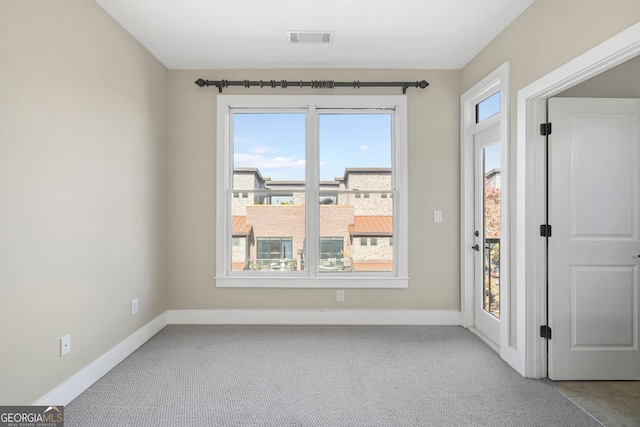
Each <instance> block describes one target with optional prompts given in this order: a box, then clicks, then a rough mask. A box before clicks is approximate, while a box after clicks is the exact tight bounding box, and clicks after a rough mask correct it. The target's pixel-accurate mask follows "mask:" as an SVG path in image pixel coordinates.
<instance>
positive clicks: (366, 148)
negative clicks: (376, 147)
mask: <svg viewBox="0 0 640 427" xmlns="http://www.w3.org/2000/svg"><path fill="white" fill-rule="evenodd" d="M360 149H361V150H368V149H369V146H368V145H367V144H364V145H361V146H360Z"/></svg>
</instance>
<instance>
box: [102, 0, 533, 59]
mask: <svg viewBox="0 0 640 427" xmlns="http://www.w3.org/2000/svg"><path fill="white" fill-rule="evenodd" d="M533 1H534V0H323V1H309V0H269V1H267V0H134V1H132V0H96V2H97V3H98V4H99V5H100V6H102V8H103V9H105V10H106V11H107V12H108V13H109V14H110V15H111V16H112V17H113V18H114V19H115V20H116V21H118V22H119V23H120V25H122V26H123V27H124V28H125V29H126V30H127V31H129V33H131V34H132V35H133V36H134V37H135V38H136V39H137V40H139V41H140V43H142V45H144V46H145V47H146V48H147V49H148V50H149V51H150V52H151V53H152V54H153V55H154V56H155V57H156V58H157V59H158V60H160V61H161V62H162V63H163V64H164V65H165V66H166V67H167V68H169V69H259V68H391V69H401V68H409V69H459V68H462V67H463V66H464V65H465V64H466V63H467V62H468V61H469V60H470V59H471V58H473V57H474V56H475V55H476V54H477V53H478V52H480V50H481V49H482V48H483V47H484V46H486V45H487V44H488V43H489V42H490V41H491V40H492V39H493V38H494V37H495V36H496V35H498V34H499V33H500V32H501V31H502V30H503V29H504V28H505V27H506V26H507V25H509V24H510V23H511V22H512V21H513V20H514V19H515V18H516V17H517V16H518V15H519V14H520V13H522V12H523V11H524V10H525V9H526V8H527V7H528V6H529V5H530V4H531V3H533ZM287 30H331V31H335V35H334V41H333V43H331V44H324V45H318V44H313V45H311V44H306V45H295V44H290V43H289V42H288V41H287V33H286V32H287Z"/></svg>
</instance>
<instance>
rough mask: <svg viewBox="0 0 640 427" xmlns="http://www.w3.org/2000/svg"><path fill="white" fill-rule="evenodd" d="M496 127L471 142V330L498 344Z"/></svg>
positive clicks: (498, 265) (498, 206)
mask: <svg viewBox="0 0 640 427" xmlns="http://www.w3.org/2000/svg"><path fill="white" fill-rule="evenodd" d="M500 150H501V144H500V126H499V125H496V126H493V127H491V128H489V129H487V130H485V131H482V132H480V133H478V134H476V135H475V139H474V161H475V167H474V210H475V215H474V223H475V233H474V235H475V242H474V243H475V245H474V249H475V251H476V252H475V260H474V261H475V262H474V270H475V271H474V282H475V283H474V288H475V289H474V295H475V298H474V304H475V307H474V316H475V319H474V320H475V327H476V329H477V330H478V331H480V332H481V333H482V334H484V335H485V336H486V337H487V338H488V339H489V340H490V341H491V342H492V343H493V344H494V346H496V347H498V348H499V345H500V159H501V155H500Z"/></svg>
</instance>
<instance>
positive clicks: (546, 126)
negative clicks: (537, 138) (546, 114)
mask: <svg viewBox="0 0 640 427" xmlns="http://www.w3.org/2000/svg"><path fill="white" fill-rule="evenodd" d="M540 135H542V136H547V135H551V123H542V124H541V125H540Z"/></svg>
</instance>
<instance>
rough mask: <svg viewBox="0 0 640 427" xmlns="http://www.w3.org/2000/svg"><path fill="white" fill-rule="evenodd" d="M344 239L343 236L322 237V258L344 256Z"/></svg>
mask: <svg viewBox="0 0 640 427" xmlns="http://www.w3.org/2000/svg"><path fill="white" fill-rule="evenodd" d="M343 245H344V239H343V238H342V237H321V238H320V259H321V260H322V259H329V258H342V254H343V252H342V249H343Z"/></svg>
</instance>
